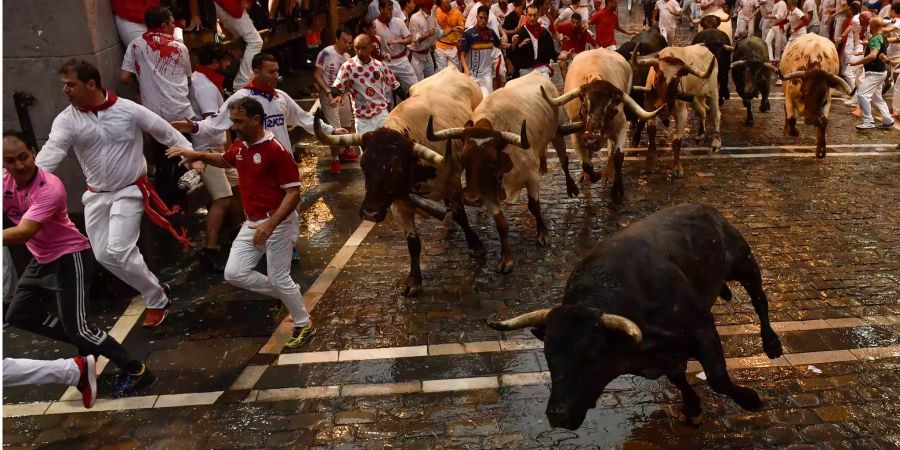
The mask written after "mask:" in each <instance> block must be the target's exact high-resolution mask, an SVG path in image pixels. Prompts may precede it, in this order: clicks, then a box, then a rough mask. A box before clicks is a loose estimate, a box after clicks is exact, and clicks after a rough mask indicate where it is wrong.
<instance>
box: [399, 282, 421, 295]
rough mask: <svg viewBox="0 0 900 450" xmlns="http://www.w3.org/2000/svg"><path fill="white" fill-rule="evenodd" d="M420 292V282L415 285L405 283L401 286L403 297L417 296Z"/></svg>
mask: <svg viewBox="0 0 900 450" xmlns="http://www.w3.org/2000/svg"><path fill="white" fill-rule="evenodd" d="M421 293H422V285H421V284H415V285H410V284H406V285H404V286H403V296H404V297H418V296H419V294H421Z"/></svg>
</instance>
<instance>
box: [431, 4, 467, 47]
mask: <svg viewBox="0 0 900 450" xmlns="http://www.w3.org/2000/svg"><path fill="white" fill-rule="evenodd" d="M434 18H435V20H437V23H438V26H440V27H441V29H442V30H444V36H442V37H441V38H440V39H439V40H438V41H437V42H435V43H434V45H435V47H437V48H455V47H456V46H457V45H459V33H457V32H455V31H453V27H463V28H465V26H466V21H465V20H463V16H462V13H461V12H459V10H458V9H456V8H450V12H444V10H443V9H441V8H438V9H437V10H436V11H435V13H434Z"/></svg>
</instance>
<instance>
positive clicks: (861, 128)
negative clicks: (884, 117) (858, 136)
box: [856, 122, 875, 130]
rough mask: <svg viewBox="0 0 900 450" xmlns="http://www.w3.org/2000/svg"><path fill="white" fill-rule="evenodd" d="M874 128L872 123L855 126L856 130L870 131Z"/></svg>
mask: <svg viewBox="0 0 900 450" xmlns="http://www.w3.org/2000/svg"><path fill="white" fill-rule="evenodd" d="M873 128H875V124H874V123H872V122H863V123H861V124H859V125H857V126H856V129H857V130H871V129H873Z"/></svg>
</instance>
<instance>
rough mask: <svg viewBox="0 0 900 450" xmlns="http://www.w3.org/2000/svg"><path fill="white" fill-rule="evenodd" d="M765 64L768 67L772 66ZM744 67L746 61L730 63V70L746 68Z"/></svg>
mask: <svg viewBox="0 0 900 450" xmlns="http://www.w3.org/2000/svg"><path fill="white" fill-rule="evenodd" d="M766 64H769V65H770V66H771V65H772V64H771V63H766ZM746 65H747V61H746V60H744V59H739V60H737V61H732V63H731V68H732V69H737V68H738V67H744V66H746Z"/></svg>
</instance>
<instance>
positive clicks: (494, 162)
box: [426, 117, 531, 204]
mask: <svg viewBox="0 0 900 450" xmlns="http://www.w3.org/2000/svg"><path fill="white" fill-rule="evenodd" d="M426 133H427V134H426V136H427V138H428V140H429V141H432V142H436V141H444V140H448V139H461V140H462V141H463V145H462V151H461V154H460V159H459V160H460V162H461V164H462V169H463V171H464V172H465V174H466V189H465V190H464V191H463V194H464V196H465V199H466V202H467V203H470V204H477V203H480V201H481V197H482V195H488V196H491V197H493V198H498V199H500V200H503V199H504V197H505V194H504V192H503V189H502V183H503V174H505V173H507V172H509V171H510V170H512V168H513V162H512V158H510V156H509V154H507V153H505V152H504V151H503V150H504V149H505V148H506V147H507V146H515V147H519V148H521V149H525V150H527V149H529V148H531V144H529V142H528V135H527V133H526V123H525V121H524V120H523V121H522V130H521V132H520V133H519V134H515V133H510V132H507V131H497V130H494V129H493V126H492V125H491V123H490V122H488V121H487V120H484V119H482V120H479V121H478V123H473V122H472V121H471V120H470V121H469V122H467V123H466V125H465V127H462V128H448V129H446V130H440V131H434V118H433V117H429V118H428V128H427V129H426ZM513 151H515V150H513ZM519 151H521V150H519Z"/></svg>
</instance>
